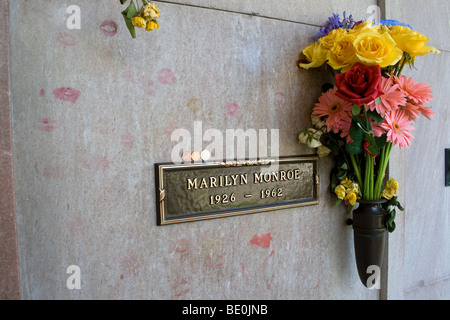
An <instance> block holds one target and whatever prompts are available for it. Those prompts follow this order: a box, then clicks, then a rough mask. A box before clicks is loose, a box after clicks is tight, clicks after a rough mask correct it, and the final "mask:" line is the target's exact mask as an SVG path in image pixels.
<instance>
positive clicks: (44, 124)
mask: <svg viewBox="0 0 450 320" xmlns="http://www.w3.org/2000/svg"><path fill="white" fill-rule="evenodd" d="M56 123H58V121H57V120H50V119H41V131H45V132H50V131H53V130H54V129H56V126H55V124H56Z"/></svg>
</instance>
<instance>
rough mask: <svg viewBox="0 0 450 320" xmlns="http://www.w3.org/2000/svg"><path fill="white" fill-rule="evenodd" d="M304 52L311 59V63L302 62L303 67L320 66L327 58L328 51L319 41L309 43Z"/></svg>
mask: <svg viewBox="0 0 450 320" xmlns="http://www.w3.org/2000/svg"><path fill="white" fill-rule="evenodd" d="M302 52H303V54H304V55H305V57H306V59H308V61H309V63H300V67H301V68H303V69H309V68H317V67H320V66H321V65H322V64H324V62H325V61H326V60H327V51H326V50H325V49H324V48H323V47H322V46H321V45H320V44H319V43H317V42H316V43H313V44H311V45H309V46H308V47H306V48H305V49H304V50H303V51H302Z"/></svg>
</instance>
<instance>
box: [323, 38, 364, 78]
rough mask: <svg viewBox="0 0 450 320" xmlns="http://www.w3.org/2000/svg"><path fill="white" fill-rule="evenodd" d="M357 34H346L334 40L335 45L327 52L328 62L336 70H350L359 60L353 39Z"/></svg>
mask: <svg viewBox="0 0 450 320" xmlns="http://www.w3.org/2000/svg"><path fill="white" fill-rule="evenodd" d="M354 40H355V36H354V35H352V34H344V35H342V36H340V37H339V38H338V39H336V41H335V42H334V45H333V47H332V48H331V49H330V50H329V51H328V53H327V59H328V64H329V65H330V66H331V67H332V68H333V69H335V70H339V69H342V72H346V71H348V70H349V69H350V68H351V67H352V66H353V64H354V63H355V62H356V61H357V58H356V55H355V48H354V47H353V41H354Z"/></svg>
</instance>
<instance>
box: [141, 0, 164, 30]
mask: <svg viewBox="0 0 450 320" xmlns="http://www.w3.org/2000/svg"><path fill="white" fill-rule="evenodd" d="M142 14H143V15H144V18H148V19H158V18H159V16H160V10H159V8H158V6H157V5H156V4H154V3H147V4H146V5H145V6H144V7H143V9H142ZM152 30H153V29H152Z"/></svg>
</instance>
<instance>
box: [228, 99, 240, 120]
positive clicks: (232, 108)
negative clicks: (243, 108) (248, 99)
mask: <svg viewBox="0 0 450 320" xmlns="http://www.w3.org/2000/svg"><path fill="white" fill-rule="evenodd" d="M239 109H240V107H239V105H238V104H237V103H236V102H231V103H229V104H228V105H227V115H228V116H229V117H232V118H236V117H237V116H238V115H239Z"/></svg>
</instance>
